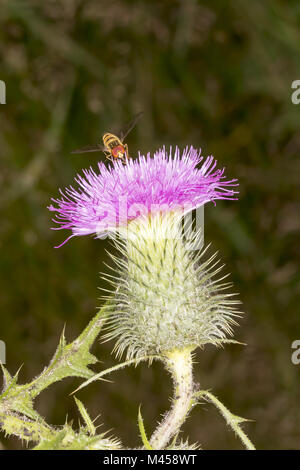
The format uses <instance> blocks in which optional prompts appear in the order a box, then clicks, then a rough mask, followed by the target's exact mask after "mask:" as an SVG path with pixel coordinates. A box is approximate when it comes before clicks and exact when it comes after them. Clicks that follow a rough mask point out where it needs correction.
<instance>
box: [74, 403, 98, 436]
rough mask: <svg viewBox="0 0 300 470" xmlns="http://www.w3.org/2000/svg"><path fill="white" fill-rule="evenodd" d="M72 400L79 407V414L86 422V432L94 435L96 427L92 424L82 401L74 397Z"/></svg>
mask: <svg viewBox="0 0 300 470" xmlns="http://www.w3.org/2000/svg"><path fill="white" fill-rule="evenodd" d="M74 400H75V402H76V405H77V407H78V409H79V412H80V414H81V416H82V418H83V420H84V422H85V424H86V428H87V430H88V432H89V433H90V435H91V436H94V435H95V434H96V428H95V426H94V425H93V422H92V420H91V418H90V416H89V414H88V412H87V410H86V409H85V407H84V405H83V403H82V402H81V401H80V400H78V398H76V397H74Z"/></svg>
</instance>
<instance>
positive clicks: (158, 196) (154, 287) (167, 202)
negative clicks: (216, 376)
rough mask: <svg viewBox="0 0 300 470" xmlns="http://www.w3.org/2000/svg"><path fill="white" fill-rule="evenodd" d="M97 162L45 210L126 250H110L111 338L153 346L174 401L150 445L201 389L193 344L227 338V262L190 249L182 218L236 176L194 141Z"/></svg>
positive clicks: (146, 349) (127, 347)
mask: <svg viewBox="0 0 300 470" xmlns="http://www.w3.org/2000/svg"><path fill="white" fill-rule="evenodd" d="M98 167H99V173H98V174H96V173H95V172H94V170H92V169H91V168H90V169H89V170H85V171H84V172H83V176H80V175H79V176H77V178H76V182H77V183H78V185H79V188H78V189H74V188H73V187H72V186H71V187H70V188H68V189H66V190H65V193H63V192H61V195H62V198H61V199H57V200H53V201H54V202H55V203H56V207H54V206H53V205H51V206H50V207H49V209H50V210H51V211H56V212H57V216H56V218H55V219H54V220H55V222H56V223H58V225H59V227H58V228H57V229H58V230H59V229H71V230H72V234H71V235H70V237H69V238H71V237H74V236H79V235H87V234H96V235H97V236H98V237H103V236H104V235H105V234H106V233H107V232H114V231H118V232H119V234H120V235H121V236H120V237H115V240H114V241H115V246H116V248H117V250H118V251H119V255H120V256H118V257H116V256H113V255H111V257H112V259H113V260H114V262H115V266H114V268H113V269H114V272H113V274H112V275H110V274H106V276H105V278H106V279H108V280H109V281H110V282H111V283H112V285H113V289H112V290H111V292H110V295H109V305H110V308H111V311H110V315H109V317H108V318H107V328H108V332H107V333H106V338H109V339H110V338H113V339H116V345H115V350H116V352H117V355H119V356H120V355H121V354H123V353H124V352H125V351H126V354H127V358H128V359H133V360H135V359H139V358H141V357H143V358H145V357H149V358H153V356H154V355H155V356H156V357H159V358H161V359H162V360H163V362H164V363H165V366H166V367H167V369H168V370H169V372H170V373H171V375H172V378H173V382H174V397H173V402H172V407H171V409H170V411H169V413H168V414H167V415H166V416H165V418H164V419H163V421H162V422H161V423H160V424H159V426H158V427H157V429H156V430H155V432H154V433H153V435H152V437H151V439H150V446H151V447H152V448H153V449H162V448H165V447H166V446H167V444H168V442H169V441H170V439H171V438H172V437H173V436H175V435H177V434H178V432H179V430H180V428H181V426H182V423H183V422H184V421H185V419H186V417H187V415H188V413H189V411H190V409H191V404H192V403H194V400H195V397H196V396H197V394H196V387H195V384H194V381H193V371H192V364H193V361H192V354H191V353H192V351H193V350H194V349H195V348H197V347H198V346H200V347H202V346H204V345H205V344H207V343H212V344H214V345H217V346H219V345H222V344H223V343H224V342H228V341H231V340H230V339H227V336H228V335H231V334H232V326H233V325H234V324H235V317H236V316H237V313H238V312H237V311H236V307H235V305H236V304H237V303H239V302H238V301H236V300H232V299H231V296H232V295H233V294H228V293H227V294H226V293H224V290H226V289H227V288H228V287H229V284H228V283H223V281H222V280H216V279H215V275H216V274H217V273H218V272H219V271H220V269H221V267H219V266H218V262H217V261H216V260H215V258H216V256H215V255H214V256H212V257H211V258H210V259H208V260H204V259H203V254H204V251H205V250H204V251H202V252H200V253H199V252H195V251H192V250H191V245H192V246H193V245H195V242H197V241H198V242H199V239H200V238H201V236H202V234H201V233H200V234H199V233H198V234H195V233H193V231H192V229H191V228H190V233H188V237H187V238H188V240H189V243H187V242H186V241H185V240H184V238H183V236H182V228H181V225H180V223H179V222H180V220H181V217H182V215H184V214H185V213H187V212H189V211H191V210H192V209H195V208H197V207H200V206H202V205H204V204H205V203H207V202H209V201H213V202H215V201H216V200H217V199H235V194H236V192H235V191H234V189H232V188H233V187H234V186H237V181H236V180H234V179H233V180H226V179H225V176H224V169H222V170H218V169H216V161H215V160H214V158H213V157H208V158H207V159H206V160H203V157H201V154H200V152H199V151H197V150H195V149H194V148H193V147H190V148H186V149H185V150H184V152H183V154H182V155H180V152H179V150H178V149H177V148H176V150H175V152H174V154H172V151H171V150H170V152H169V153H167V152H166V150H165V148H163V149H161V150H159V151H158V152H156V153H155V154H154V157H153V158H151V157H150V154H148V155H147V156H146V157H144V156H141V155H140V156H139V157H138V159H136V160H130V161H129V162H128V163H127V164H126V166H123V165H122V163H120V162H116V163H115V164H114V166H113V167H111V168H107V167H106V166H105V165H104V164H101V163H100V164H98ZM67 240H68V239H67ZM67 240H66V241H67ZM198 244H199V243H198ZM224 277H226V276H223V278H222V279H224ZM250 444H251V443H250ZM182 446H185V444H183V445H182Z"/></svg>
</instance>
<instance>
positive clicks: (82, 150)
mask: <svg viewBox="0 0 300 470" xmlns="http://www.w3.org/2000/svg"><path fill="white" fill-rule="evenodd" d="M104 150H105V148H104V147H103V146H102V145H100V144H97V145H87V146H86V147H82V148H80V149H76V150H73V151H72V152H71V153H89V152H103V151H104Z"/></svg>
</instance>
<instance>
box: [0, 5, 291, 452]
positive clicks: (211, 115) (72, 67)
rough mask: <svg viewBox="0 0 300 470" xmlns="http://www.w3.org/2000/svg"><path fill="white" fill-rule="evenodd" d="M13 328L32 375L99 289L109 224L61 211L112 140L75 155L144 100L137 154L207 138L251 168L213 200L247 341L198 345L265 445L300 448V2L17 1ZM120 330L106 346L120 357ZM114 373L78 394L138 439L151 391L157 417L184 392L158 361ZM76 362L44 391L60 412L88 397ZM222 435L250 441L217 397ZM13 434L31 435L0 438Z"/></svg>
mask: <svg viewBox="0 0 300 470" xmlns="http://www.w3.org/2000/svg"><path fill="white" fill-rule="evenodd" d="M0 3H1V20H0V21H1V24H0V55H1V63H0V79H1V80H4V81H5V82H6V85H7V104H6V105H0V121H1V130H0V156H1V160H0V165H1V172H0V181H1V194H0V210H1V225H0V237H1V238H0V239H1V257H0V263H1V271H0V276H1V291H0V311H1V329H0V339H2V340H4V341H5V342H6V345H7V368H8V369H9V370H10V372H15V371H16V370H17V369H18V367H19V366H20V365H21V364H23V368H22V370H21V374H20V378H21V381H24V382H25V381H28V380H29V379H32V378H33V377H34V376H35V375H37V374H38V373H39V372H40V371H41V370H42V368H43V367H44V366H45V365H46V364H47V363H48V361H49V359H50V358H51V356H52V354H53V352H54V349H55V347H56V344H57V342H58V339H59V336H60V333H61V331H62V328H63V326H64V324H65V323H66V335H67V339H68V340H71V339H73V338H75V336H76V335H77V334H78V333H79V332H80V331H81V330H82V329H83V328H84V326H85V325H86V324H87V322H88V321H89V320H90V319H91V317H92V316H93V314H94V313H95V309H96V307H97V306H99V305H100V301H99V300H97V299H99V295H100V293H99V290H98V287H99V286H103V284H102V281H101V279H100V277H99V272H100V271H102V270H105V266H104V265H103V261H105V260H107V256H106V254H105V249H107V248H108V247H109V243H108V242H107V241H99V240H93V239H92V238H91V237H82V238H76V239H73V240H71V241H70V242H69V243H68V244H67V245H65V246H64V247H62V248H60V249H59V250H55V249H54V248H53V246H54V245H56V244H58V243H59V242H61V241H62V240H63V239H64V237H65V236H66V235H67V234H66V233H63V232H54V231H51V230H50V227H51V226H52V225H53V224H52V222H51V214H50V213H49V212H48V210H47V205H48V204H49V200H50V197H56V196H57V195H58V188H59V187H61V188H63V187H65V186H67V185H69V184H71V183H72V181H73V177H74V175H75V174H76V172H78V171H79V170H80V169H81V168H83V167H87V166H89V165H94V166H95V165H96V162H97V158H98V156H97V154H87V155H82V156H74V155H70V151H71V150H73V149H74V148H77V147H80V146H83V145H86V144H92V143H96V142H97V141H98V140H99V139H100V137H101V135H102V134H103V132H105V131H107V130H109V131H114V130H116V129H119V128H120V126H122V124H123V123H126V122H127V121H128V120H129V119H130V118H131V117H132V116H133V115H134V114H135V113H136V112H138V111H140V110H143V111H144V116H143V119H142V120H141V121H140V122H139V124H138V126H137V127H136V129H135V130H134V132H132V133H131V135H130V136H129V137H128V140H127V142H128V144H129V148H130V150H131V153H133V154H134V153H136V152H137V150H141V151H142V152H147V151H148V150H150V151H152V150H155V149H157V148H158V147H159V146H161V145H163V144H166V145H167V146H168V145H169V144H172V145H175V144H177V145H179V146H180V147H183V146H185V145H186V144H192V145H194V146H196V147H201V148H202V152H203V154H204V155H210V154H213V155H214V156H215V157H216V158H217V159H218V161H219V164H220V165H221V166H223V165H224V166H226V173H227V175H228V176H229V177H238V178H239V181H240V199H239V202H228V201H220V202H218V203H217V206H216V207H214V206H213V205H212V204H211V205H208V206H206V209H205V236H206V241H207V242H208V241H211V242H212V250H215V251H216V250H219V251H220V255H221V257H222V259H223V260H224V261H225V262H226V268H227V271H229V272H231V273H232V280H233V281H234V283H235V289H236V290H237V291H238V292H240V298H241V300H242V301H243V309H244V311H245V316H244V318H243V320H242V321H241V326H240V327H239V328H238V329H237V330H236V339H238V340H239V341H244V342H245V343H247V347H243V346H229V347H226V348H225V350H217V349H215V348H211V347H208V348H206V349H205V351H202V352H199V353H198V354H197V361H198V364H197V366H196V375H197V380H198V381H199V382H200V383H201V385H202V387H203V388H211V389H212V390H213V392H214V393H215V394H216V395H217V396H218V397H219V398H220V399H221V400H222V401H223V402H224V403H225V404H226V405H227V406H228V407H229V408H230V409H231V410H232V411H233V412H234V413H237V414H239V415H240V416H244V417H247V418H250V419H252V420H253V422H251V423H249V424H247V425H246V430H247V432H248V433H249V436H250V438H251V439H252V440H253V441H254V443H255V444H256V445H257V447H258V448H261V449H272V448H273V449H284V448H285V449H299V448H300V408H299V396H300V365H299V366H296V365H293V364H292V363H291V351H292V350H291V343H292V341H293V340H295V339H300V321H299V290H300V289H299V277H300V276H299V268H298V257H299V251H300V248H299V235H298V232H299V228H300V210H299V209H300V208H299V199H298V195H299V192H298V188H299V175H300V172H299V170H300V160H299V153H300V132H299V122H300V105H298V106H297V105H294V104H292V102H291V93H292V90H291V83H292V82H293V81H294V80H296V79H300V49H299V45H300V29H299V28H300V3H299V1H297V0H290V1H289V2H285V1H280V0H269V1H264V2H261V1H259V0H253V1H251V2H249V1H246V0H224V1H222V0H215V1H214V2H211V1H196V0H180V1H179V0H178V1H171V0H165V1H158V0H152V1H151V2H147V1H146V0H140V1H119V0H111V1H110V2H106V1H104V0H100V1H99V0H85V1H83V0H64V1H54V0H52V1H51V0H49V1H47V2H40V1H38V0H36V1H34V0H27V1H26V2H25V1H22V2H21V1H9V0H8V1H4V0H2V1H1V2H0ZM112 346H113V345H112V344H110V343H105V344H101V342H100V341H97V343H96V344H95V346H94V349H93V352H94V353H95V354H96V355H97V356H98V357H99V358H100V360H101V361H103V362H104V363H103V364H100V366H98V370H99V367H101V368H103V367H106V366H108V365H112V364H114V363H115V359H114V357H112V356H111V355H110V351H111V349H112ZM112 378H113V380H114V383H105V382H102V383H98V384H93V385H91V386H90V387H88V388H86V389H85V390H84V391H82V392H81V393H79V394H78V397H79V398H80V399H81V400H82V401H84V403H85V405H86V406H87V408H88V410H89V412H90V414H91V415H92V416H96V415H98V414H99V413H101V417H100V418H99V420H98V422H99V423H100V422H103V423H105V425H104V426H103V427H102V429H103V430H104V429H113V432H114V433H115V434H117V435H119V436H120V437H121V438H122V440H123V443H124V444H125V445H127V446H134V445H136V444H137V435H138V432H137V412H138V406H139V404H140V403H142V407H143V415H144V419H145V425H146V428H147V431H148V433H149V434H150V431H151V430H153V428H154V426H155V423H156V421H157V420H158V418H159V417H160V415H161V413H162V412H164V411H165V410H166V409H167V408H168V406H169V401H168V399H169V396H170V394H171V391H172V388H171V387H172V386H171V382H170V379H169V377H168V375H167V373H166V372H165V371H164V370H163V368H162V367H161V366H160V365H159V364H154V365H153V367H151V368H148V366H146V365H140V366H138V368H136V369H134V368H128V369H125V370H122V371H120V372H118V373H117V374H115V376H114V377H112ZM79 383H80V380H79V379H69V380H66V381H64V382H62V383H60V384H58V385H55V386H52V387H51V388H49V389H48V390H46V391H45V392H43V394H42V395H41V396H40V397H39V399H38V400H37V403H36V404H37V408H38V409H39V410H40V412H41V414H42V415H43V416H45V417H46V419H47V421H48V422H49V423H52V424H63V423H64V421H65V417H66V415H68V417H69V419H73V418H74V419H75V421H74V423H75V424H77V418H78V413H77V411H76V408H75V404H74V401H73V398H72V397H69V396H68V394H69V393H70V392H71V391H72V390H74V388H75V387H76V386H77V385H79ZM188 434H189V435H190V440H191V442H194V441H199V442H200V443H201V445H202V446H203V447H204V448H206V449H214V448H225V449H239V448H241V445H240V443H239V442H238V440H237V439H236V438H235V436H234V435H233V434H232V433H231V431H229V430H228V429H227V428H226V425H225V423H224V422H223V420H222V418H221V417H220V416H219V415H218V412H217V410H215V409H213V408H212V406H211V405H208V404H207V405H203V406H201V407H198V408H197V409H195V410H194V411H193V413H192V415H191V417H190V419H189V421H188V422H187V424H186V425H185V426H184V435H185V436H186V435H188ZM1 442H2V444H3V446H4V447H5V448H20V447H21V446H20V442H19V441H17V440H9V441H8V440H7V439H5V438H4V436H2V437H1Z"/></svg>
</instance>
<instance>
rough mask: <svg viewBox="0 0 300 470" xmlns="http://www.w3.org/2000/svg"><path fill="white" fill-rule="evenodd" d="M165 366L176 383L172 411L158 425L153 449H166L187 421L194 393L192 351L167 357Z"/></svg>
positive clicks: (174, 353) (151, 441)
mask: <svg viewBox="0 0 300 470" xmlns="http://www.w3.org/2000/svg"><path fill="white" fill-rule="evenodd" d="M165 364H166V367H167V369H168V370H169V371H170V373H171V375H172V379H173V382H174V396H173V400H172V407H171V410H170V411H169V412H168V414H167V415H166V417H165V419H164V420H163V421H162V422H161V423H160V424H159V425H158V427H157V429H156V430H155V431H154V433H153V436H152V437H151V439H150V445H151V447H152V448H153V449H164V448H165V447H166V446H167V444H168V442H169V441H170V439H171V438H172V437H173V436H175V435H176V434H177V433H178V432H179V431H180V428H181V426H182V424H183V423H184V421H185V420H186V417H187V415H188V412H189V410H190V408H191V401H192V398H193V393H194V384H193V374H192V357H191V351H190V349H186V350H183V351H174V352H172V353H168V354H167V355H166V359H165Z"/></svg>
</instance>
